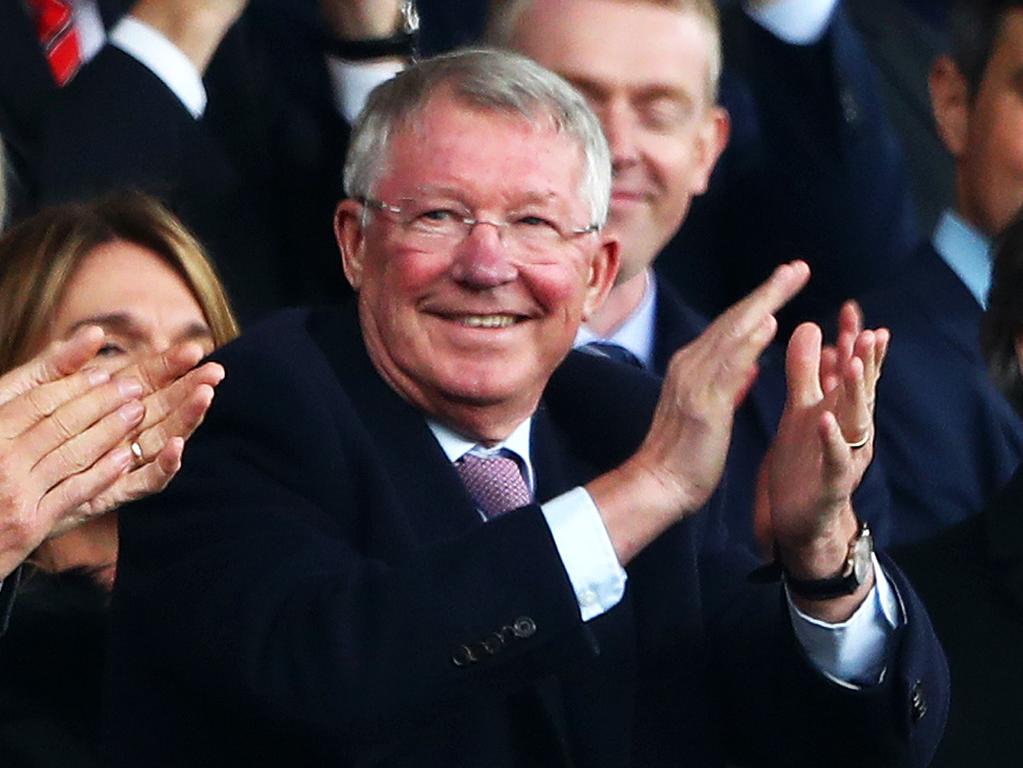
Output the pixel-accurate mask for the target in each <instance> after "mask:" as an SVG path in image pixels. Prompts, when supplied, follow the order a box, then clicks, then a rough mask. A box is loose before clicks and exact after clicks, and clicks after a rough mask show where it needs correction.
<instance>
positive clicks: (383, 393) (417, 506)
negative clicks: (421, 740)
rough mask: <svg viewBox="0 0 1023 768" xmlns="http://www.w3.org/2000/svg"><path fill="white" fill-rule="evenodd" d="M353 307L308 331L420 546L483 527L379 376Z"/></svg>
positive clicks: (419, 419)
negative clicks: (366, 429)
mask: <svg viewBox="0 0 1023 768" xmlns="http://www.w3.org/2000/svg"><path fill="white" fill-rule="evenodd" d="M355 315H356V313H355V311H354V308H352V309H350V310H349V311H346V312H344V313H340V314H339V313H330V314H329V315H321V316H318V317H317V318H316V319H315V320H314V322H316V325H315V326H311V328H310V331H311V333H312V335H313V336H314V338H316V340H317V342H318V343H319V344H320V346H321V347H322V349H323V352H324V355H325V356H326V357H327V359H328V361H329V362H330V364H331V366H332V367H333V369H334V372H335V374H336V375H337V378H338V380H339V382H340V383H341V386H342V388H343V389H344V391H345V393H346V394H347V395H348V396H349V397H350V399H351V401H352V405H353V406H354V408H355V410H356V411H357V412H358V413H360V414H363V416H364V420H365V422H366V423H367V424H368V425H370V426H371V431H372V437H373V439H374V441H375V443H376V444H375V446H374V448H375V451H374V455H375V457H377V458H378V459H379V461H380V462H381V463H382V464H383V466H382V467H381V470H382V472H383V474H384V475H385V476H386V477H388V478H390V479H391V481H392V484H393V488H394V490H395V494H396V496H397V500H398V503H399V504H401V506H402V508H403V509H404V510H405V511H406V513H407V516H408V519H409V522H410V523H411V525H412V528H413V530H414V532H415V534H416V536H417V538H418V540H419V541H420V542H421V543H426V542H431V541H437V540H441V539H446V538H451V537H453V536H457V535H458V534H460V533H463V532H464V531H466V530H467V529H470V528H472V527H475V526H478V525H481V524H482V522H481V520H480V517H479V514H478V513H477V512H476V508H475V505H474V504H473V502H472V500H471V499H470V498H469V496H468V494H467V493H466V491H465V488H464V486H463V485H462V481H461V480H460V479H459V477H458V475H457V474H456V473H455V471H454V469H453V468H452V466H451V463H450V462H449V461H448V460H447V456H445V454H444V451H443V450H442V449H441V447H440V445H439V444H438V443H437V440H436V438H435V437H434V436H433V433H432V432H431V431H430V428H429V427H428V426H427V424H426V420H425V419H424V418H423V416H422V414H421V413H419V411H417V410H416V409H415V408H414V407H412V406H411V405H410V404H409V403H407V402H406V401H405V400H403V399H402V398H401V397H400V396H399V395H398V394H397V393H395V392H394V391H393V390H392V389H391V388H390V387H389V386H388V385H387V384H386V383H385V382H384V381H383V379H381V378H380V376H379V374H378V373H377V371H376V369H375V368H374V367H373V363H372V362H371V361H370V359H369V356H368V355H367V354H366V348H365V345H364V344H363V341H362V336H361V334H360V332H359V325H358V321H357V318H356V316H355Z"/></svg>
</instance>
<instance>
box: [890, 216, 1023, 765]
mask: <svg viewBox="0 0 1023 768" xmlns="http://www.w3.org/2000/svg"><path fill="white" fill-rule="evenodd" d="M981 328H982V338H981V344H982V348H983V352H984V357H985V359H986V361H987V365H988V368H989V371H990V375H991V378H992V381H993V382H994V384H995V386H997V388H998V389H999V390H1000V391H1001V392H1002V393H1003V394H1004V395H1005V397H1006V399H1007V400H1008V401H1009V402H1010V403H1011V404H1012V407H1013V408H1014V409H1015V410H1016V412H1017V413H1019V414H1021V415H1023V373H1021V371H1023V218H1020V217H1017V219H1016V220H1015V222H1014V223H1013V224H1012V225H1011V226H1009V227H1008V228H1007V229H1006V230H1005V233H1004V234H1003V235H1002V237H1001V238H1000V239H999V241H998V243H997V244H996V246H995V249H994V276H993V281H992V284H991V293H990V295H989V297H988V306H987V310H986V311H985V313H984V319H983V322H982V326H981ZM1021 511H1023V465H1021V466H1020V467H1017V468H1016V470H1015V472H1014V474H1013V475H1012V478H1011V479H1010V480H1009V481H1008V483H1007V484H1006V485H1005V487H1003V488H1002V489H1001V490H1000V491H999V492H998V493H997V494H995V495H994V496H993V498H992V499H991V501H990V502H989V503H988V504H987V506H986V507H985V509H984V510H983V511H982V512H981V513H980V514H977V515H974V516H972V517H970V518H968V519H966V520H964V521H962V522H960V523H958V524H956V525H954V526H952V527H950V528H948V529H947V530H945V531H942V532H941V533H939V534H937V535H935V536H933V537H932V538H930V539H927V540H925V541H922V542H919V543H917V544H914V545H912V546H910V547H907V548H906V549H905V550H904V551H901V552H897V553H896V559H897V560H898V562H899V565H901V566H902V567H903V568H904V569H905V570H906V572H907V574H908V575H909V577H910V578H911V579H912V581H913V585H914V586H915V587H916V588H917V590H918V592H919V593H920V595H921V597H923V598H924V602H925V603H926V604H927V607H928V610H929V612H930V614H931V617H932V619H933V620H934V627H935V630H936V631H937V632H938V637H939V638H940V640H941V642H942V645H943V646H944V648H945V651H946V653H947V654H948V664H949V672H950V673H951V675H952V688H953V690H954V691H955V694H954V695H953V697H952V705H951V709H950V710H949V720H948V725H947V726H946V728H945V736H944V738H943V739H942V743H941V747H940V748H939V750H938V754H937V757H936V759H935V761H934V763H933V765H935V766H939V767H942V766H948V768H953V767H955V766H963V765H990V766H1001V765H1005V766H1008V765H1015V764H1016V763H1017V762H1018V761H1019V755H1020V753H1021V752H1023V709H1021V708H1020V707H1019V706H1018V700H1017V694H1018V692H1019V689H1020V685H1021V684H1023V672H1021V670H1020V665H1019V649H1020V646H1021V644H1023V514H1021Z"/></svg>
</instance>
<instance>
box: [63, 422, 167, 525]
mask: <svg viewBox="0 0 1023 768" xmlns="http://www.w3.org/2000/svg"><path fill="white" fill-rule="evenodd" d="M184 449H185V440H184V438H182V437H172V438H171V439H170V440H168V441H167V444H166V445H164V446H163V448H162V449H161V450H160V452H159V453H158V454H157V455H156V458H155V459H153V460H152V461H149V462H147V463H146V464H145V465H143V466H141V467H139V468H137V469H135V470H133V471H131V472H128V473H126V474H122V475H120V476H119V477H118V478H116V479H115V482H114V483H113V484H112V485H110V487H109V488H107V489H106V490H105V491H104V492H103V493H100V494H98V495H96V496H93V497H90V498H89V499H88V500H87V501H86V502H85V503H84V504H82V505H81V506H80V507H79V509H78V510H77V514H76V518H77V519H88V518H90V517H95V516H96V515H101V514H105V513H106V512H109V511H111V510H112V509H116V508H117V507H119V506H121V505H122V504H127V503H128V502H129V501H136V500H138V499H141V498H143V497H145V496H148V495H150V494H152V493H157V492H158V491H162V490H163V489H164V488H166V487H167V483H169V482H170V481H171V479H172V478H173V477H174V475H176V474H177V472H178V470H179V469H181V457H182V454H183V453H184Z"/></svg>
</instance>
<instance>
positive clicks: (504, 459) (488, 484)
mask: <svg viewBox="0 0 1023 768" xmlns="http://www.w3.org/2000/svg"><path fill="white" fill-rule="evenodd" d="M455 469H456V470H458V475H459V476H460V477H461V478H462V482H463V483H464V484H465V489H466V490H467V491H468V492H469V495H470V496H472V498H473V501H475V502H476V507H477V508H478V509H479V510H480V511H481V512H482V513H483V516H484V517H485V518H486V519H487V520H490V519H492V518H495V517H497V516H498V515H502V514H504V513H505V512H508V511H510V510H512V509H518V508H519V507H524V506H526V505H527V504H529V503H530V502H531V501H532V500H533V496H532V494H531V493H530V492H529V488H527V487H526V481H525V480H524V479H523V478H522V470H521V469H520V468H519V463H518V462H517V461H516V460H515V459H514V458H512V457H511V456H509V455H504V454H499V455H497V456H475V455H473V454H471V453H467V454H465V455H464V456H463V457H462V458H460V459H459V460H458V461H456V462H455Z"/></svg>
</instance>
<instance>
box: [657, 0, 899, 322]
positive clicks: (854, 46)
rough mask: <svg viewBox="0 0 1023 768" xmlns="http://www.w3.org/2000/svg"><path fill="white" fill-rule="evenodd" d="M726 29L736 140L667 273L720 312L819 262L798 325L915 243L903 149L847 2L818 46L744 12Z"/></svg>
mask: <svg viewBox="0 0 1023 768" xmlns="http://www.w3.org/2000/svg"><path fill="white" fill-rule="evenodd" d="M722 32H723V45H724V50H725V62H726V69H725V72H724V75H723V78H722V88H721V102H722V104H723V105H724V106H725V107H727V108H728V110H729V112H730V113H731V117H732V138H731V141H730V144H729V146H728V148H727V149H726V151H725V153H724V155H723V156H722V158H721V160H720V162H719V163H718V167H717V169H716V170H715V173H714V175H713V176H712V178H711V182H710V186H709V189H708V192H707V193H706V194H705V195H703V196H702V197H698V198H697V199H696V200H694V203H693V206H692V209H691V211H690V214H689V216H688V218H687V220H686V222H685V224H684V226H683V227H682V229H681V230H680V232H679V235H678V236H677V237H676V239H675V241H673V243H672V244H670V245H669V247H668V249H667V251H666V253H665V254H664V255H663V256H662V257H661V261H660V262H659V266H660V268H661V269H662V270H664V271H668V272H670V276H671V279H672V280H673V282H674V283H675V284H676V285H677V286H679V287H680V288H681V289H682V291H683V293H684V294H685V297H686V299H687V301H689V302H690V303H691V304H693V305H694V306H695V307H697V308H698V309H700V310H701V311H703V312H704V313H705V314H707V315H709V316H714V315H716V314H718V313H719V312H720V311H722V310H723V309H724V308H725V307H727V306H729V305H730V304H731V303H733V302H734V301H736V300H737V299H738V298H740V297H741V296H743V295H745V294H746V293H748V292H749V290H751V289H752V288H753V287H754V286H755V285H756V284H757V283H759V282H760V281H762V280H763V279H765V278H766V277H767V276H768V275H769V274H770V272H771V270H772V269H773V268H774V267H776V266H777V265H778V264H779V263H781V262H783V261H788V260H790V259H793V258H797V257H798V258H802V259H805V260H806V261H807V262H808V263H809V264H810V266H811V269H812V270H813V274H814V276H813V279H812V280H811V282H810V284H809V285H808V286H807V288H805V289H804V290H803V291H802V292H801V294H800V295H799V296H797V297H796V299H795V300H794V302H792V304H791V308H790V310H789V311H788V312H787V313H786V314H785V315H784V316H783V322H782V326H783V327H785V326H788V327H791V325H792V324H793V321H794V320H795V319H800V320H802V319H808V318H817V317H821V316H827V315H829V314H831V313H832V312H833V311H836V310H837V308H838V306H839V305H840V303H841V301H843V300H845V299H846V298H849V297H850V296H856V295H859V293H861V292H862V291H863V290H865V289H866V288H867V287H869V286H871V285H874V284H876V283H877V282H878V281H880V280H882V279H883V278H884V277H885V276H886V275H888V274H890V272H891V270H892V269H893V268H894V267H895V266H896V265H897V264H898V263H899V260H900V258H901V257H902V254H905V253H906V252H907V251H908V250H909V249H910V248H911V247H912V246H913V244H914V242H915V237H916V235H915V232H916V228H915V225H914V221H913V212H912V206H911V201H910V197H909V194H908V190H907V185H906V182H905V179H904V173H903V163H902V154H901V149H900V147H899V145H898V143H897V140H896V138H895V136H894V132H893V130H892V128H891V126H890V124H889V122H888V120H887V117H886V115H885V114H884V110H883V105H882V104H881V101H880V98H879V95H878V93H877V88H876V84H875V82H874V74H873V72H872V71H871V68H870V63H869V61H868V60H867V57H866V54H865V52H864V50H863V47H862V44H861V41H860V40H859V39H858V38H857V36H856V33H855V32H854V30H853V29H852V27H851V25H850V24H849V23H848V20H847V19H846V16H845V13H844V12H843V10H842V8H841V7H840V6H839V7H838V8H837V9H836V12H835V14H834V16H833V18H832V19H831V22H830V26H829V28H828V30H827V33H826V34H825V35H824V37H823V38H822V39H821V40H820V41H819V42H817V43H815V44H813V45H805V46H801V45H790V44H787V43H785V42H783V41H781V40H779V39H778V38H776V37H774V35H772V34H771V33H769V32H767V31H766V30H764V29H763V28H761V27H759V26H758V25H757V24H756V23H755V22H753V21H752V20H751V19H749V18H748V16H747V15H746V14H745V13H744V12H742V11H741V10H740V9H739V8H733V9H730V10H729V11H726V12H725V13H724V15H723V27H722Z"/></svg>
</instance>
